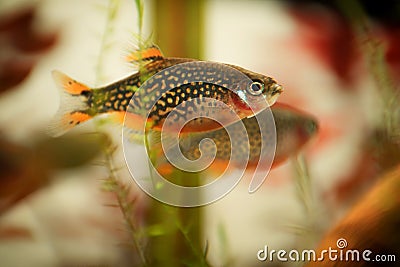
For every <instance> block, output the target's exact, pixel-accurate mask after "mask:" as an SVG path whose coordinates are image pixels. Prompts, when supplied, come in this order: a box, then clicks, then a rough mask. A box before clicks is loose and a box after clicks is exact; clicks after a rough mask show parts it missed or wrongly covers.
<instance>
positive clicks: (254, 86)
mask: <svg viewBox="0 0 400 267" xmlns="http://www.w3.org/2000/svg"><path fill="white" fill-rule="evenodd" d="M247 91H248V92H249V93H250V94H252V95H260V94H262V93H263V91H264V84H263V83H261V82H259V81H254V82H252V83H250V84H249V87H248V90H247Z"/></svg>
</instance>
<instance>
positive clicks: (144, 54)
mask: <svg viewBox="0 0 400 267" xmlns="http://www.w3.org/2000/svg"><path fill="white" fill-rule="evenodd" d="M163 57H164V56H163V54H162V53H161V50H160V49H159V48H158V47H157V46H155V45H152V46H150V47H148V48H146V49H144V50H135V51H133V52H131V53H130V54H129V55H128V56H127V57H126V61H128V62H131V63H135V62H140V61H152V60H157V59H162V58H163Z"/></svg>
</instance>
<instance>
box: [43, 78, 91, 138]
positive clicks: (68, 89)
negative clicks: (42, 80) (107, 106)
mask: <svg viewBox="0 0 400 267" xmlns="http://www.w3.org/2000/svg"><path fill="white" fill-rule="evenodd" d="M52 75H53V79H54V81H55V83H56V84H57V86H58V88H59V89H60V96H61V99H60V107H59V109H58V111H57V113H56V115H55V116H54V118H53V120H52V122H51V123H50V125H49V127H48V132H49V134H51V135H53V136H59V135H62V134H63V133H65V132H66V131H68V130H69V129H71V128H73V127H75V126H77V125H79V124H81V123H83V122H84V121H87V120H89V119H90V118H92V115H90V114H89V108H90V106H89V101H88V100H89V96H90V95H91V94H92V90H91V89H90V88H89V87H88V86H86V85H84V84H82V83H79V82H77V81H75V80H73V79H71V78H70V77H68V76H67V75H65V74H63V73H61V72H59V71H53V72H52Z"/></svg>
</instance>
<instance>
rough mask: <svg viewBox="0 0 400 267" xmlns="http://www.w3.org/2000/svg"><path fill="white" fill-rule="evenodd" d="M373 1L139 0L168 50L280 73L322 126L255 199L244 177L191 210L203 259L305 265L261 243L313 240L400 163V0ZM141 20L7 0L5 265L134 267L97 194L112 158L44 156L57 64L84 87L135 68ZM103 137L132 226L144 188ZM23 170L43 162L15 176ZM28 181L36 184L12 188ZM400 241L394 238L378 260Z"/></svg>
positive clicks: (127, 2) (1, 12)
mask: <svg viewBox="0 0 400 267" xmlns="http://www.w3.org/2000/svg"><path fill="white" fill-rule="evenodd" d="M373 2H374V1H360V3H362V5H360V6H358V5H357V4H354V3H357V2H355V1H348V2H346V1H337V3H336V4H326V3H325V1H272V0H271V1H223V0H218V1H194V0H191V1H183V0H181V1H179V0H177V1H172V0H168V1H167V0H165V1H162V0H152V1H143V3H144V15H143V35H144V36H145V37H147V36H151V38H152V40H153V42H154V43H156V44H157V45H158V46H159V47H160V48H161V50H162V51H163V53H164V55H166V56H175V57H192V58H198V59H202V60H212V61H218V62H224V63H230V64H234V65H238V66H241V67H244V68H247V69H250V70H252V71H255V72H259V73H263V74H266V75H268V76H271V77H274V78H275V79H276V80H277V81H279V83H280V84H282V85H283V86H284V88H285V91H284V93H283V94H282V95H281V96H280V98H279V100H278V101H279V102H281V103H286V104H289V105H290V106H293V107H295V108H297V109H299V110H302V111H304V112H307V113H309V114H312V115H314V116H315V117H316V118H317V119H318V122H319V132H318V134H317V136H316V137H315V138H313V140H311V142H310V143H309V144H308V145H307V146H306V147H305V148H304V149H303V150H302V151H301V152H300V154H301V155H300V156H299V157H297V158H296V157H294V158H292V159H290V160H288V161H286V162H285V163H284V164H282V165H281V166H279V167H277V168H274V169H273V170H272V171H271V172H270V175H269V176H268V178H267V180H266V181H265V183H264V184H263V186H262V187H261V188H260V189H259V190H258V191H257V192H256V193H254V194H248V191H247V188H248V184H249V180H248V179H243V180H242V181H241V183H240V184H239V185H238V186H237V187H236V188H235V189H234V190H233V191H232V192H231V193H230V194H228V195H227V196H226V197H224V198H223V199H221V200H219V201H217V202H216V203H213V204H210V205H208V206H206V207H203V208H201V209H199V210H200V211H201V216H199V217H198V218H199V224H200V226H199V229H200V230H199V231H200V237H199V241H198V242H199V244H200V245H199V246H200V247H202V248H204V247H207V257H206V258H207V262H208V264H210V265H211V266H299V265H301V264H299V263H293V262H286V263H285V262H272V263H268V264H266V263H265V262H259V261H258V260H257V257H256V256H257V255H256V254H257V251H258V250H260V249H262V248H264V246H265V245H268V247H269V248H271V249H275V250H279V249H287V250H290V249H299V250H301V249H310V248H315V247H316V246H318V243H319V241H320V240H321V239H323V237H324V236H325V233H326V232H328V231H329V229H331V227H333V226H334V225H336V224H337V223H338V222H339V223H340V220H341V219H342V218H343V217H344V216H346V213H347V212H348V210H351V208H352V206H353V205H354V204H355V203H357V201H359V199H360V197H361V196H362V194H363V193H364V192H367V191H368V190H369V189H370V188H372V187H373V185H374V183H375V182H376V181H377V180H379V177H380V175H381V174H382V173H384V172H385V171H387V170H389V169H391V168H393V167H395V166H396V165H397V164H398V161H399V160H400V156H399V152H398V151H399V150H398V145H399V142H398V136H399V135H396V134H398V133H399V132H398V131H397V125H398V120H397V119H398V114H399V111H398V106H399V105H398V99H397V95H398V93H397V91H396V88H397V89H398V87H399V80H400V79H399V68H400V45H399V42H400V34H399V33H400V31H399V29H400V28H399V22H400V7H399V4H398V3H397V2H396V1H388V4H387V5H383V4H376V3H375V4H374V3H373ZM346 3H347V4H346ZM359 7H362V8H363V10H364V11H363V12H360V9H359ZM114 11H115V12H114ZM113 12H114V13H113ZM364 19H366V24H365V25H368V30H365V27H363V26H365V25H364V24H363V23H364V22H365V21H364ZM138 21H139V20H138V12H137V6H136V4H135V1H133V0H120V1H116V0H110V1H106V0H87V1H78V0H68V1H66V0H42V1H28V0H26V1H25V0H18V1H1V2H0V46H1V50H0V86H1V88H0V90H1V96H0V110H1V112H0V125H1V126H0V131H1V138H2V140H4V141H3V143H4V145H2V147H3V148H2V154H1V156H2V157H1V158H0V160H1V161H2V162H1V163H2V165H0V166H2V169H1V170H0V171H1V172H2V173H3V174H2V178H1V179H2V180H0V181H1V182H2V183H4V184H6V185H7V186H8V187H5V186H4V187H3V188H7V189H4V190H3V191H4V192H2V194H3V195H2V199H1V202H2V203H1V207H0V208H2V210H0V212H1V213H0V216H1V217H0V266H76V265H79V266H98V265H102V266H140V260H137V258H138V257H139V255H138V254H137V251H135V248H134V247H132V245H131V244H130V242H131V241H130V238H129V236H130V234H131V233H130V231H131V232H132V228H130V230H129V229H128V230H127V229H126V218H125V222H124V216H122V215H121V212H120V210H119V208H118V207H110V205H109V204H110V203H114V204H115V200H116V199H120V198H118V196H117V197H115V192H113V190H105V189H104V187H105V183H104V179H106V178H107V177H108V175H109V173H108V171H107V168H108V167H109V166H107V165H106V164H104V163H103V162H104V159H103V158H104V156H102V155H101V154H102V153H101V151H100V150H101V149H95V148H93V150H91V151H92V152H90V153H89V154H88V156H87V157H85V158H84V159H82V160H81V161H79V162H77V163H76V164H70V165H71V166H70V165H68V164H64V165H63V164H56V166H53V165H51V164H50V163H49V160H48V159H49V158H52V154H51V153H52V152H49V154H40V153H38V152H37V150H40V151H43V150H42V149H41V148H42V147H41V146H39V145H37V144H38V143H40V140H47V139H46V137H43V136H44V135H45V134H44V132H45V128H46V126H47V124H48V123H49V121H50V120H51V119H52V116H53V115H54V114H55V112H56V111H57V108H58V105H59V92H58V89H57V88H56V85H55V84H54V82H53V80H52V77H51V71H52V70H54V69H57V70H60V71H62V72H64V73H66V74H67V75H69V76H71V77H73V78H74V79H76V80H77V81H80V82H83V83H85V84H87V85H89V86H91V87H94V86H99V85H104V84H108V83H111V82H113V81H116V80H118V79H120V78H122V77H125V76H127V75H128V74H130V73H132V72H134V71H135V69H134V68H133V67H132V66H130V65H129V64H128V63H126V62H125V61H124V56H125V55H126V53H127V52H128V51H129V50H130V49H131V48H132V47H133V46H134V44H135V42H136V41H135V38H134V36H135V35H137V34H138ZM357 23H359V24H357ZM389 100H391V101H389ZM393 122H394V123H393ZM388 125H389V126H388ZM77 128H78V129H76V130H74V131H73V132H76V133H77V134H78V133H79V132H93V131H94V129H97V128H95V126H94V124H93V123H92V122H89V123H85V124H84V125H82V126H79V127H77ZM388 129H389V130H390V131H389V130H388ZM101 130H102V131H105V132H107V133H108V134H109V136H111V139H112V140H113V143H114V145H115V148H116V152H115V153H114V154H113V157H114V159H113V160H114V164H115V166H116V168H117V169H118V179H120V180H119V181H120V182H121V183H122V184H124V185H126V186H129V190H127V191H129V192H128V193H127V194H128V195H129V197H127V199H135V202H134V203H135V205H134V208H133V210H134V211H133V212H132V214H134V215H133V217H132V220H133V221H134V222H135V223H136V227H139V228H140V227H141V225H142V223H143V221H145V219H144V218H145V217H146V216H147V215H148V214H150V213H151V205H149V204H148V202H149V197H148V196H146V195H144V194H143V193H141V191H140V190H139V189H138V188H137V186H136V184H135V183H134V182H133V181H132V179H131V178H130V176H129V173H128V172H127V170H126V168H125V167H124V166H125V164H124V159H123V155H122V151H121V148H120V143H119V142H120V141H119V140H120V137H119V133H120V128H118V127H117V126H115V125H113V124H108V123H107V124H106V125H105V126H102V127H101ZM100 139H101V140H97V139H96V140H93V139H91V138H90V141H88V142H89V143H88V144H89V145H88V147H92V146H93V147H97V144H98V145H99V146H100V147H101V146H107V145H105V143H107V144H109V142H111V141H106V142H105V141H104V140H103V139H104V138H100ZM38 140H39V141H38ZM76 140H77V141H76V142H78V141H79V140H82V139H81V137H79V136H78V137H76ZM61 141H62V142H66V141H65V140H61ZM69 141H71V140H69ZM69 141H68V142H69ZM44 142H50V141H48V140H47V141H44ZM62 142H61V143H62ZM71 142H72V143H74V142H75V141H73V140H72V141H71ZM85 144H86V142H85ZM55 147H56V148H57V144H56V145H55ZM80 147H84V145H82V144H80ZM59 150H60V151H59V153H61V154H63V151H65V155H67V156H66V157H65V158H62V159H60V161H62V162H64V161H65V160H67V159H66V158H68V157H69V155H71V157H74V155H76V154H81V152H80V151H79V149H78V148H77V149H75V150H72V151H70V150H68V149H67V148H65V147H63V148H59ZM50 151H53V150H50ZM68 153H71V154H68ZM74 153H75V154H74ZM13 155H18V160H19V161H18V164H19V165H18V164H17V163H15V162H14V161H13V162H12V164H14V165H12V166H14V167H15V166H16V167H15V168H14V169H12V168H11V169H10V168H7V166H9V165H10V164H11V163H9V159H10V158H13ZM26 155H28V156H26ZM89 160H91V161H90V162H88V161H89ZM36 161H38V162H39V161H40V162H39V163H38V162H36ZM7 164H8V165H7ZM52 164H53V163H52ZM27 165H29V166H30V165H32V166H36V169H35V168H34V167H32V168H31V169H29V170H26V172H22V170H25V168H27V167H26V166H27ZM61 165H62V167H59V166H61ZM70 167H74V168H70ZM108 169H109V168H108ZM44 170H46V171H44ZM43 172H45V174H43ZM44 177H46V178H44ZM16 179H20V182H19V183H12V182H10V181H9V180H13V181H15V180H16ZM28 180H29V181H31V180H34V181H37V182H35V183H33V182H32V183H28V182H26V181H28ZM397 180H398V179H397ZM43 185H46V186H43ZM108 185H109V184H108ZM21 187H23V188H24V187H29V188H28V189H27V190H26V192H22V193H19V194H20V195H18V197H15V196H13V192H14V191H13V190H15V191H18V190H19V189H18V188H21ZM106 187H107V186H106ZM106 189H107V188H106ZM0 192H1V191H0ZM10 195H11V196H10ZM10 199H11V200H10ZM19 199H22V200H21V201H17V200H19ZM14 200H15V201H14ZM398 200H399V199H398V198H397V199H390V200H389V201H398ZM398 203H400V202H397V205H398ZM149 207H150V208H149ZM149 210H150V211H149ZM197 215H199V214H197ZM394 216H395V217H396V218H398V214H397V215H394ZM373 218H375V217H374V216H372V217H371V218H370V219H371V220H372V219H373ZM165 220H168V218H165ZM395 222H398V220H395ZM134 226H135V225H134ZM387 229H390V228H387ZM394 229H396V228H392V230H393V231H394V232H393V235H395V236H397V235H398V234H399V233H398V230H394ZM136 230H137V229H136ZM375 230H376V231H378V229H375ZM388 231H390V230H388ZM142 234H143V233H142ZM371 235H372V233H371ZM137 238H139V239H140V238H143V237H142V236H140V237H137ZM335 242H336V240H335ZM206 244H207V245H206ZM398 249H399V247H391V246H390V244H388V250H389V251H388V252H387V253H390V251H392V253H397V252H398ZM393 251H394V252H393ZM146 253H147V254H149V253H150V252H148V251H147V252H146ZM146 253H145V254H146ZM139 254H140V253H139ZM177 255H179V253H178V254H177ZM196 266H197V265H196ZM349 266H350V265H349Z"/></svg>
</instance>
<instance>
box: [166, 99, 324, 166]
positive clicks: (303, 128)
mask: <svg viewBox="0 0 400 267" xmlns="http://www.w3.org/2000/svg"><path fill="white" fill-rule="evenodd" d="M271 111H272V115H273V117H274V120H275V130H276V151H275V157H274V159H273V163H272V167H276V166H278V165H279V164H281V163H282V162H284V161H285V160H286V159H288V158H289V157H290V156H292V155H294V154H296V153H297V152H298V151H299V150H300V149H301V148H302V147H303V146H304V145H305V144H306V143H307V142H308V141H309V140H310V139H311V138H312V137H313V136H314V135H315V134H316V133H317V130H318V124H317V121H316V119H315V118H314V117H313V116H311V115H308V114H305V113H303V112H301V111H298V110H296V109H294V108H292V107H290V106H288V105H285V104H281V103H276V104H275V105H274V106H272V107H271ZM262 112H269V111H267V110H265V111H262ZM242 122H243V124H244V126H245V128H246V131H247V135H248V140H249V143H247V142H245V140H247V139H246V137H245V136H242V135H243V134H246V133H245V132H242V131H240V125H239V124H240V122H237V123H234V124H232V125H229V126H228V127H227V130H228V131H229V132H231V135H232V138H235V142H238V141H239V143H238V144H239V145H238V146H236V147H234V148H231V141H230V138H229V135H228V132H227V130H225V129H218V130H215V131H209V132H199V133H190V134H184V135H181V137H180V140H179V141H180V144H179V146H180V150H181V152H182V154H183V156H185V157H186V158H187V159H189V160H192V161H193V160H197V159H199V157H200V156H205V157H207V156H211V155H213V153H212V152H211V151H212V150H213V144H212V143H211V142H204V143H203V144H202V146H201V151H200V147H199V143H200V141H201V140H203V139H205V138H209V139H211V140H212V141H213V143H214V144H215V148H216V154H215V159H214V162H213V163H212V165H210V169H209V170H211V171H214V172H215V171H217V172H219V171H223V170H225V168H226V167H227V165H228V163H229V161H230V162H231V163H232V164H233V165H234V166H235V165H240V164H239V163H240V162H248V164H247V169H252V168H255V167H256V166H257V165H258V161H259V158H260V153H261V145H262V136H261V134H260V128H259V126H258V125H259V124H258V121H257V118H256V117H251V118H244V119H242ZM268 130H269V129H268ZM265 136H267V137H269V136H272V135H271V133H265ZM240 140H243V142H240ZM266 141H267V144H266V145H268V140H266ZM247 149H249V154H247V152H246V150H247ZM247 156H248V158H247ZM213 165H214V166H213ZM170 167H171V166H168V164H165V163H161V164H160V166H159V168H158V169H159V170H160V172H162V173H169V172H170ZM163 168H165V169H166V170H167V171H166V170H162V169H163Z"/></svg>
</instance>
